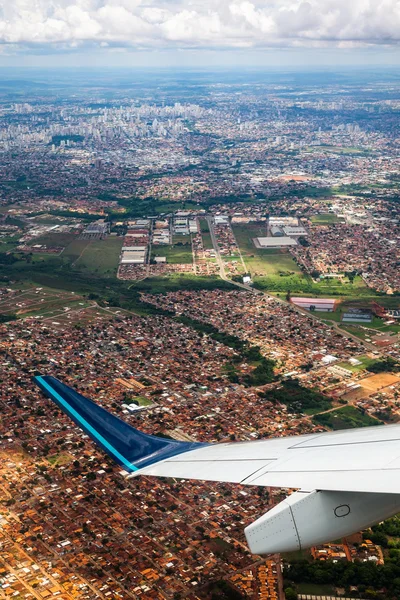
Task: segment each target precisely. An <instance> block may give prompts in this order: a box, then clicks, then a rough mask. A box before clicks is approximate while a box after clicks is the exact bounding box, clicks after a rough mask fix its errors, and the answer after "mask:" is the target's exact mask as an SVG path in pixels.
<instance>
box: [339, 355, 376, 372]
mask: <svg viewBox="0 0 400 600" xmlns="http://www.w3.org/2000/svg"><path fill="white" fill-rule="evenodd" d="M357 360H359V361H360V363H361V364H359V365H352V364H351V363H349V362H346V361H344V362H341V363H338V367H343V368H345V369H348V370H349V371H351V372H352V373H360V371H364V370H365V369H367V368H368V367H371V366H372V365H374V364H375V363H376V362H378V361H377V359H376V358H369V357H368V356H357Z"/></svg>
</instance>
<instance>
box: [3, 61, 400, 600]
mask: <svg viewBox="0 0 400 600" xmlns="http://www.w3.org/2000/svg"><path fill="white" fill-rule="evenodd" d="M399 91H400V81H399V77H398V72H397V71H396V70H395V69H384V68H382V69H375V70H373V69H371V70H368V69H359V70H355V69H342V70H338V69H336V70H329V69H327V70H318V69H316V70H314V71H304V72H300V71H293V70H290V71H289V70H287V71H285V70H282V71H279V70H278V69H275V70H270V71H264V70H261V69H259V70H258V69H253V70H251V69H249V70H247V71H246V72H239V71H238V72H233V71H232V70H223V69H219V70H214V71H212V70H201V69H198V70H196V69H186V70H184V69H183V70H176V71H173V70H167V69H165V70H153V71H151V72H146V71H145V70H136V71H131V70H122V69H121V70H112V69H107V68H106V69H98V70H96V69H94V70H84V69H82V70H79V69H76V70H74V69H71V70H68V69H64V70H62V69H60V70H51V71H46V70H39V69H36V70H34V69H32V70H23V69H15V70H12V69H11V68H10V67H9V68H7V69H2V70H1V79H0V350H1V364H2V369H1V377H0V401H1V402H0V411H1V427H0V452H1V458H2V461H1V465H0V469H1V485H0V494H1V502H0V525H1V527H0V548H1V551H0V597H2V598H16V599H22V598H27V599H28V598H37V599H49V598H53V597H54V598H56V597H57V598H62V599H63V600H70V599H72V598H75V599H79V600H81V599H82V600H83V599H87V600H89V599H90V600H92V599H97V598H101V599H111V600H113V599H118V598H121V599H129V598H133V599H137V598H142V599H145V600H148V599H157V600H167V599H168V600H169V599H171V600H180V599H182V600H183V599H185V600H205V599H210V600H219V599H221V600H230V599H232V600H242V599H251V600H252V599H262V600H284V599H285V598H286V599H287V600H295V599H296V598H298V599H300V600H328V599H331V598H339V597H341V598H348V599H349V598H358V599H359V600H367V599H370V598H378V599H379V600H386V599H392V600H394V599H396V598H399V597H400V555H399V552H400V550H399V548H400V519H399V518H398V517H394V518H393V519H390V520H389V521H387V522H385V523H382V524H380V525H378V526H375V527H374V528H373V529H370V530H366V531H363V532H360V533H359V534H357V535H354V536H352V537H351V538H346V539H343V540H336V542H334V543H331V544H326V545H324V546H318V547H315V548H313V549H312V550H311V551H309V552H308V551H303V552H301V553H298V555H294V554H290V555H283V556H281V555H273V556H269V557H267V558H265V557H257V556H253V555H251V554H250V552H249V551H248V548H247V545H246V542H245V538H244V534H243V528H244V527H245V526H246V525H248V524H249V523H251V522H252V521H254V520H255V519H256V518H257V517H258V516H260V514H262V513H263V512H266V510H268V508H271V507H273V506H274V505H275V504H277V503H278V502H279V501H280V500H281V499H282V498H283V497H285V496H286V495H287V493H288V490H284V491H282V490H280V489H275V488H264V487H251V486H249V487H245V486H239V485H231V484H220V483H218V484H217V483H201V482H190V481H181V480H170V479H169V480H167V479H165V480H154V479H151V478H146V477H139V478H138V479H132V480H126V479H124V477H123V476H122V475H121V473H120V469H119V468H118V467H116V466H115V465H114V464H113V463H112V462H111V460H109V459H108V458H107V457H106V455H104V454H103V453H102V452H100V451H99V450H97V449H96V448H95V446H94V445H93V443H92V442H91V440H90V439H89V438H88V437H87V436H85V435H83V434H82V433H81V432H80V431H78V429H77V428H76V427H75V426H74V425H73V423H72V422H71V421H70V420H69V419H68V417H66V416H65V415H64V414H62V413H61V411H59V410H58V409H57V408H56V407H55V406H54V405H53V404H51V403H50V401H49V400H47V399H46V398H44V397H43V396H42V395H41V393H40V391H39V390H38V389H37V388H34V386H33V385H32V383H31V378H32V376H33V375H35V374H37V373H44V374H47V375H54V376H55V377H57V378H58V379H60V380H62V381H64V382H65V383H67V384H68V385H70V386H72V387H74V388H75V389H77V390H78V391H80V392H81V393H82V394H84V395H86V396H88V397H90V398H92V399H93V400H95V401H96V402H98V403H99V404H100V405H102V406H103V407H105V408H107V409H108V410H111V411H112V412H114V413H116V414H118V415H119V416H120V417H122V418H123V419H124V420H126V421H127V422H129V423H130V424H132V425H133V426H135V427H138V428H139V429H141V430H143V431H146V432H148V433H152V434H156V435H161V436H166V437H169V438H173V439H177V440H193V441H208V442H217V441H233V440H252V439H263V438H268V437H281V436H287V435H298V434H303V433H312V432H324V431H328V430H334V431H336V430H342V429H347V428H352V427H363V426H373V425H376V426H381V425H382V424H392V423H397V422H399V421H400V362H399V361H400V250H399V249H400V203H399V198H400V195H399V194H400V175H399V173H400V126H399V124H400V120H399V116H400V95H399Z"/></svg>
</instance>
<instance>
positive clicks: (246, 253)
mask: <svg viewBox="0 0 400 600" xmlns="http://www.w3.org/2000/svg"><path fill="white" fill-rule="evenodd" d="M232 230H233V233H234V235H235V238H236V241H237V243H238V246H239V248H240V251H241V253H242V256H243V260H244V262H245V264H246V266H247V269H248V271H249V272H250V273H251V274H252V275H253V276H258V277H263V276H277V277H279V278H285V279H286V278H288V277H293V276H294V277H297V278H299V279H304V280H305V276H304V275H303V273H302V272H301V269H300V267H299V266H298V265H297V264H296V263H295V261H294V260H293V258H292V256H291V254H290V253H289V252H288V250H279V249H262V248H256V247H255V246H254V242H253V239H254V238H256V237H265V236H266V235H267V228H266V225H265V224H263V223H248V224H245V225H233V227H232Z"/></svg>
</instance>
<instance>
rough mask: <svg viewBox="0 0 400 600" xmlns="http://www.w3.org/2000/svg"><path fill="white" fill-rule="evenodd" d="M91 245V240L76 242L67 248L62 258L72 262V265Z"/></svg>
mask: <svg viewBox="0 0 400 600" xmlns="http://www.w3.org/2000/svg"><path fill="white" fill-rule="evenodd" d="M89 243H90V240H74V241H73V242H71V243H70V244H69V245H68V246H67V247H66V248H65V250H64V251H63V253H62V257H63V258H67V259H68V260H69V261H71V263H74V262H75V261H76V260H78V258H79V257H80V255H81V254H82V252H83V251H84V249H85V248H86V246H88V245H89Z"/></svg>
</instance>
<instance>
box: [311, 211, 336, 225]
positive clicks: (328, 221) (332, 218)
mask: <svg viewBox="0 0 400 600" xmlns="http://www.w3.org/2000/svg"><path fill="white" fill-rule="evenodd" d="M311 222H312V223H313V224H314V225H333V224H334V223H344V219H343V217H338V216H336V215H334V214H332V213H321V214H320V215H314V216H313V217H311Z"/></svg>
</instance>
